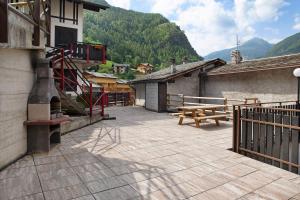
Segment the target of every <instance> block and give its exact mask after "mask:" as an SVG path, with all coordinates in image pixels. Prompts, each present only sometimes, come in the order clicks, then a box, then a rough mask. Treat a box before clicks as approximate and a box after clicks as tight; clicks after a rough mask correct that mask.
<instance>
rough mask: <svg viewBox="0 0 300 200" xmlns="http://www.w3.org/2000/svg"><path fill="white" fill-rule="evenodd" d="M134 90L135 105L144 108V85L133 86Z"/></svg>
mask: <svg viewBox="0 0 300 200" xmlns="http://www.w3.org/2000/svg"><path fill="white" fill-rule="evenodd" d="M134 88H135V91H136V93H135V105H137V106H145V83H140V84H136V85H134Z"/></svg>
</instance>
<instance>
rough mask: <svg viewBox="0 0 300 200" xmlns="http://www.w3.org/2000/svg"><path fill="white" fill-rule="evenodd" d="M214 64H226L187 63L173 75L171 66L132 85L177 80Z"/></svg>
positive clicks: (223, 63)
mask: <svg viewBox="0 0 300 200" xmlns="http://www.w3.org/2000/svg"><path fill="white" fill-rule="evenodd" d="M211 64H214V67H215V66H220V65H225V64H226V62H225V61H223V60H221V59H214V60H209V61H198V62H192V63H186V64H181V65H176V66H175V68H176V72H175V73H171V66H170V67H168V68H165V69H162V70H160V71H157V72H154V73H151V74H148V75H145V76H143V77H142V78H140V79H136V80H133V81H131V82H132V83H139V82H156V81H158V82H164V81H167V80H169V79H173V78H176V77H178V76H181V75H184V74H187V73H190V72H193V71H195V70H198V69H201V68H204V67H206V66H208V65H211Z"/></svg>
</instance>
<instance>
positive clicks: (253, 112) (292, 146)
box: [233, 101, 300, 174]
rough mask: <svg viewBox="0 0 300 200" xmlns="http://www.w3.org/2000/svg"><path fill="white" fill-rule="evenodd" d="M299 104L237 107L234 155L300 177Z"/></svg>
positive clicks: (234, 122) (235, 107)
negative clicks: (257, 161) (252, 159)
mask: <svg viewBox="0 0 300 200" xmlns="http://www.w3.org/2000/svg"><path fill="white" fill-rule="evenodd" d="M298 108H299V105H298V104H297V102H295V101H285V102H273V103H272V102H268V103H260V104H259V105H250V104H246V105H234V106H233V151H235V152H237V153H241V154H243V155H246V156H249V157H251V158H254V159H257V160H259V161H262V162H265V163H268V164H271V165H274V166H277V167H280V168H283V169H286V170H289V171H291V172H294V173H297V174H298V173H299V174H300V169H299V168H300V165H299V164H300V163H299V151H300V149H299V141H300V140H299V139H300V134H299V131H300V127H299V120H300V110H299V109H298Z"/></svg>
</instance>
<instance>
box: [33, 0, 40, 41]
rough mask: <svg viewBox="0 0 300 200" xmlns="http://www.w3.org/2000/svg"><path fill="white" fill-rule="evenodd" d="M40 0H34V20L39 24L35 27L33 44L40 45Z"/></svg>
mask: <svg viewBox="0 0 300 200" xmlns="http://www.w3.org/2000/svg"><path fill="white" fill-rule="evenodd" d="M40 13H41V12H40V0H35V1H34V11H33V20H34V22H35V23H36V24H37V25H36V26H34V29H33V42H32V45H34V46H40Z"/></svg>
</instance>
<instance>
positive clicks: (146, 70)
mask: <svg viewBox="0 0 300 200" xmlns="http://www.w3.org/2000/svg"><path fill="white" fill-rule="evenodd" d="M153 69H154V68H153V65H151V64H149V63H141V64H139V65H138V66H137V68H136V71H137V73H139V74H142V75H145V74H150V73H152V72H153Z"/></svg>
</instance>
